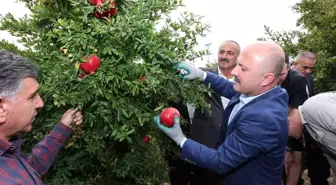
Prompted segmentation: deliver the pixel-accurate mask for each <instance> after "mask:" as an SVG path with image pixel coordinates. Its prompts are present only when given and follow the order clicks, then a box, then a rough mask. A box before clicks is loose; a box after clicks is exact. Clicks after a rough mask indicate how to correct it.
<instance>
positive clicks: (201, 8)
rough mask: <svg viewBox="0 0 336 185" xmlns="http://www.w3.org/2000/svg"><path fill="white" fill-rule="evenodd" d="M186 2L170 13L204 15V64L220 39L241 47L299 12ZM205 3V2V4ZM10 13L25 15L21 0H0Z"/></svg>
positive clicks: (262, 2) (251, 1)
mask: <svg viewBox="0 0 336 185" xmlns="http://www.w3.org/2000/svg"><path fill="white" fill-rule="evenodd" d="M183 2H184V4H185V5H186V6H185V7H183V8H180V9H179V10H178V11H177V12H174V14H173V16H176V15H179V12H183V11H185V10H187V11H190V12H193V13H196V14H198V15H202V16H204V18H203V20H204V21H205V22H206V23H208V24H210V26H211V27H210V33H207V36H206V37H204V38H200V39H199V47H205V44H207V43H211V45H210V47H209V49H210V51H211V52H212V53H213V54H212V55H210V56H209V57H206V58H203V60H200V59H198V60H197V61H196V65H198V66H204V65H205V63H206V62H205V61H206V60H207V59H209V60H210V61H214V60H216V59H217V50H218V46H219V45H220V44H221V42H223V41H225V40H235V41H237V42H238V43H239V44H240V45H241V47H242V48H244V47H245V46H247V45H248V44H250V43H252V42H255V41H256V39H257V38H259V37H263V36H265V34H264V33H265V30H264V25H266V26H270V27H271V28H272V29H273V30H276V31H282V30H291V29H297V27H296V20H297V19H298V17H299V15H298V14H296V13H294V12H293V11H292V9H291V6H293V5H294V4H295V3H297V2H299V0H234V1H233V0H230V1H229V0H206V1H204V0H203V1H201V0H184V1H183ZM205 2H206V3H205ZM8 12H10V13H12V14H13V15H14V16H15V17H22V16H24V15H25V14H29V10H28V9H27V8H26V7H25V5H24V4H23V3H18V2H16V0H6V1H4V0H2V2H1V6H0V14H2V15H5V14H6V13H8ZM0 39H6V40H8V41H9V42H11V43H16V42H15V40H16V38H15V37H12V36H11V35H10V34H9V33H7V32H5V31H0Z"/></svg>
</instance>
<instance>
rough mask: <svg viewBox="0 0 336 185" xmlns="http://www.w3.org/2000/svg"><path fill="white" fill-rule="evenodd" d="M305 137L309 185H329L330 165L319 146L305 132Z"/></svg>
mask: <svg viewBox="0 0 336 185" xmlns="http://www.w3.org/2000/svg"><path fill="white" fill-rule="evenodd" d="M304 134H305V137H306V160H305V163H306V167H307V169H308V177H309V178H310V184H311V185H329V183H328V181H327V179H328V178H329V177H330V165H329V162H328V160H327V158H326V157H325V156H324V155H323V151H322V150H321V148H320V147H319V144H318V143H317V142H316V141H315V140H314V139H313V138H312V137H311V136H310V134H309V133H308V132H307V131H305V132H304Z"/></svg>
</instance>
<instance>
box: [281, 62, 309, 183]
mask: <svg viewBox="0 0 336 185" xmlns="http://www.w3.org/2000/svg"><path fill="white" fill-rule="evenodd" d="M279 85H280V86H281V87H282V88H284V89H286V91H287V93H288V98H289V101H288V106H289V107H290V108H292V109H297V108H298V107H299V106H300V105H302V104H303V103H304V102H305V101H306V100H307V99H308V95H307V91H306V86H307V80H306V77H305V76H303V75H302V74H301V73H300V72H298V71H296V70H294V69H291V68H290V64H289V57H288V55H286V58H285V65H284V68H283V70H282V72H281V75H280V80H279ZM287 149H288V150H287V152H286V156H285V173H284V184H285V185H297V184H298V185H302V184H303V182H304V181H303V180H302V179H301V178H300V177H301V174H302V152H303V149H304V146H303V143H302V141H301V140H298V139H295V138H294V137H289V138H288V142H287Z"/></svg>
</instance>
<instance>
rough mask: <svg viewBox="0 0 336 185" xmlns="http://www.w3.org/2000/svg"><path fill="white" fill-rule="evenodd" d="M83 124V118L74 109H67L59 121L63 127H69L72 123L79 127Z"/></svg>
mask: <svg viewBox="0 0 336 185" xmlns="http://www.w3.org/2000/svg"><path fill="white" fill-rule="evenodd" d="M82 122H83V116H82V113H81V112H80V111H79V110H78V108H76V109H69V110H67V111H66V112H65V113H64V114H63V116H62V119H61V123H63V124H64V125H66V126H68V127H71V125H72V123H74V124H75V125H76V126H79V125H81V124H82Z"/></svg>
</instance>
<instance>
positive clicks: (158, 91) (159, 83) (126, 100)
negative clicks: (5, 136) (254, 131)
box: [0, 0, 208, 185]
mask: <svg viewBox="0 0 336 185" xmlns="http://www.w3.org/2000/svg"><path fill="white" fill-rule="evenodd" d="M21 1H22V2H25V3H26V5H27V7H28V8H29V9H30V10H31V15H30V16H26V17H24V18H20V19H15V18H14V17H13V15H11V14H7V15H5V16H3V17H2V18H1V22H0V23H1V26H0V28H1V29H2V30H7V31H9V32H10V33H11V34H12V35H15V36H18V37H20V38H21V40H20V42H21V43H23V44H24V46H25V47H26V49H25V50H19V49H18V48H16V47H13V46H12V45H10V44H8V45H2V47H3V48H4V49H8V50H11V51H13V52H16V53H18V54H21V55H24V56H26V57H28V58H30V59H31V60H32V61H33V62H35V63H37V64H38V65H39V68H40V73H41V74H40V79H39V81H40V85H41V92H40V93H41V97H42V98H43V100H44V102H45V107H44V108H43V109H42V110H41V111H40V112H39V117H38V119H37V120H36V121H35V122H34V125H33V131H32V133H30V134H28V135H27V136H25V138H24V144H25V145H24V146H23V147H24V148H26V149H30V148H31V146H32V145H33V144H36V143H37V142H38V141H39V140H41V139H42V138H43V137H44V135H46V134H47V133H48V131H49V130H50V129H51V128H52V127H53V126H54V125H55V124H56V123H57V121H58V120H59V119H60V117H61V114H62V113H63V112H64V110H66V109H68V108H69V107H79V108H80V109H82V112H83V116H84V124H83V127H82V128H81V129H79V130H76V131H75V133H74V134H73V136H72V138H71V139H70V140H69V142H68V144H67V146H66V147H65V148H64V149H63V150H62V151H61V153H60V154H59V156H58V158H57V160H56V161H55V163H54V164H53V166H52V168H51V170H50V171H49V172H48V174H47V175H46V176H45V177H43V181H44V183H45V184H47V185H59V184H64V185H67V184H68V185H70V184H71V185H72V184H76V185H80V184H85V185H88V184H104V185H106V184H113V185H118V184H120V185H121V184H122V185H134V184H139V185H140V184H144V185H151V184H152V185H158V184H160V183H162V182H165V181H167V180H168V176H167V174H168V170H169V169H168V166H167V160H166V158H167V157H169V154H170V153H174V152H176V151H177V150H178V147H177V146H176V145H175V144H173V143H172V141H170V139H168V138H167V137H166V136H164V135H163V133H162V132H160V131H159V130H158V129H157V128H156V127H155V125H154V124H153V120H152V119H153V117H154V116H155V115H159V114H160V112H161V111H162V110H164V109H166V108H168V107H171V106H172V105H173V104H182V105H185V104H186V103H192V104H195V105H198V106H202V107H207V104H206V103H205V102H204V101H203V98H202V97H203V94H204V92H207V91H208V88H207V87H205V86H204V85H202V84H200V83H199V82H196V81H195V82H186V81H184V80H182V79H181V78H179V76H178V75H176V71H174V70H173V69H172V66H173V64H174V63H175V62H177V61H192V60H193V59H195V58H197V57H200V56H202V55H204V54H206V51H205V50H195V49H194V48H195V46H196V45H197V44H198V43H197V37H198V36H204V34H205V32H206V31H207V25H205V24H203V23H202V21H201V18H200V17H199V16H197V15H194V14H193V13H190V12H184V13H183V15H182V17H181V18H180V19H179V20H172V19H171V18H170V16H169V15H170V13H171V12H172V11H174V10H176V9H177V8H178V7H180V6H182V2H181V1H177V0H159V1H158V0H138V1H126V0H115V1H113V0H112V1H110V0H89V1H88V0H21ZM182 125H183V119H182ZM175 150H176V151H175ZM26 152H27V153H28V152H29V151H28V150H26Z"/></svg>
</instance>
